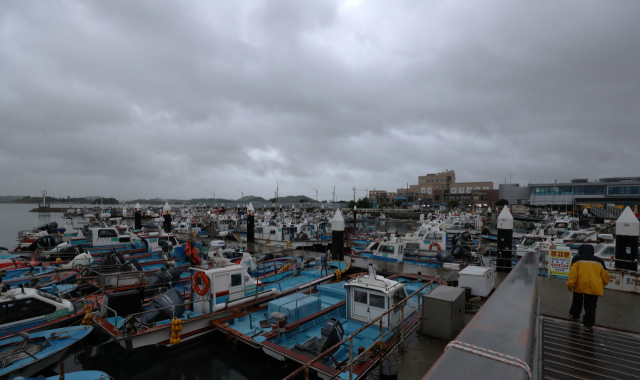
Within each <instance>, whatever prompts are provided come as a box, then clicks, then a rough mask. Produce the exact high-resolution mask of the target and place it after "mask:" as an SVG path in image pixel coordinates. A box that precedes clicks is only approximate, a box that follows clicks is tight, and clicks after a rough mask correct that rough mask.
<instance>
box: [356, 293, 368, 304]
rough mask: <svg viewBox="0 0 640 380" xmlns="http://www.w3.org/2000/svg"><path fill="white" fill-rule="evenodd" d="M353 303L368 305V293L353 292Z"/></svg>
mask: <svg viewBox="0 0 640 380" xmlns="http://www.w3.org/2000/svg"><path fill="white" fill-rule="evenodd" d="M353 301H354V302H357V303H363V304H365V305H366V304H367V292H361V291H359V290H354V292H353Z"/></svg>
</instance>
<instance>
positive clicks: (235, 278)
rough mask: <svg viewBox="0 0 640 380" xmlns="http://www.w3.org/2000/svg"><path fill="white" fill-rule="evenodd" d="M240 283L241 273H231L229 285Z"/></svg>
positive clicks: (238, 284)
mask: <svg viewBox="0 0 640 380" xmlns="http://www.w3.org/2000/svg"><path fill="white" fill-rule="evenodd" d="M240 285H242V273H236V274H232V275H231V286H240Z"/></svg>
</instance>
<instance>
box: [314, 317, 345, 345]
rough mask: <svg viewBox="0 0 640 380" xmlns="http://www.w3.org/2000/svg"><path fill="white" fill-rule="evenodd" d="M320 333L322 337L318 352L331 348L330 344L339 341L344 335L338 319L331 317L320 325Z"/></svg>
mask: <svg viewBox="0 0 640 380" xmlns="http://www.w3.org/2000/svg"><path fill="white" fill-rule="evenodd" d="M320 334H322V339H321V340H320V349H319V350H318V354H321V353H323V352H325V351H326V350H328V349H329V348H331V346H335V345H336V343H338V342H340V341H341V340H342V336H343V335H344V328H343V327H342V323H340V321H339V320H337V319H336V318H331V319H329V320H328V321H327V323H325V325H324V326H323V327H322V329H321V330H320Z"/></svg>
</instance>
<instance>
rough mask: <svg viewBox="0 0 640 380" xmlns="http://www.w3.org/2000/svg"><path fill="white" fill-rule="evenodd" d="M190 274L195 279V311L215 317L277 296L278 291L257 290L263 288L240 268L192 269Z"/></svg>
mask: <svg viewBox="0 0 640 380" xmlns="http://www.w3.org/2000/svg"><path fill="white" fill-rule="evenodd" d="M189 272H191V275H192V289H193V292H192V295H191V297H192V301H193V311H195V312H196V313H203V314H206V313H213V312H216V311H219V310H223V309H225V308H232V307H235V306H238V305H241V304H243V303H245V302H249V301H251V300H254V299H259V298H262V297H264V296H272V295H273V294H274V293H276V292H277V290H276V289H275V288H270V289H268V290H261V289H260V288H256V285H258V286H260V285H262V284H261V283H260V282H259V281H258V280H256V279H254V278H252V277H251V276H249V274H248V273H247V272H246V271H245V270H244V268H243V267H242V266H240V265H237V264H230V265H226V266H220V267H217V268H210V269H203V268H189ZM199 273H202V274H199ZM256 289H257V290H258V294H257V295H256Z"/></svg>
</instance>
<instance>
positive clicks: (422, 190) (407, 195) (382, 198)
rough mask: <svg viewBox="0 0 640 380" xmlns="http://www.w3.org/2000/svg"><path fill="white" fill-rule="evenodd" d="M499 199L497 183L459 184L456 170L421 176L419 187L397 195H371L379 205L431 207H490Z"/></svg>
mask: <svg viewBox="0 0 640 380" xmlns="http://www.w3.org/2000/svg"><path fill="white" fill-rule="evenodd" d="M494 192H495V194H494ZM497 196H498V192H497V191H494V190H493V182H488V181H486V182H456V173H455V171H453V170H445V171H443V172H440V173H435V174H427V175H424V176H419V177H418V184H417V185H409V184H407V186H405V187H402V188H399V189H397V191H396V192H395V193H390V192H387V191H384V190H372V191H369V199H370V200H371V201H373V202H376V203H378V204H381V203H383V202H393V201H395V200H401V201H403V202H407V203H414V204H416V203H419V204H429V203H439V202H445V201H447V200H449V199H457V200H460V201H474V200H475V201H477V202H476V203H481V202H483V201H484V203H487V201H491V202H493V201H494V198H496V199H495V200H497V199H498V198H497Z"/></svg>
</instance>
